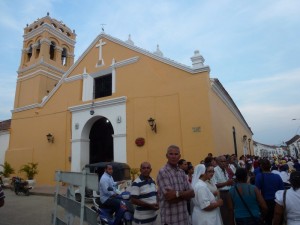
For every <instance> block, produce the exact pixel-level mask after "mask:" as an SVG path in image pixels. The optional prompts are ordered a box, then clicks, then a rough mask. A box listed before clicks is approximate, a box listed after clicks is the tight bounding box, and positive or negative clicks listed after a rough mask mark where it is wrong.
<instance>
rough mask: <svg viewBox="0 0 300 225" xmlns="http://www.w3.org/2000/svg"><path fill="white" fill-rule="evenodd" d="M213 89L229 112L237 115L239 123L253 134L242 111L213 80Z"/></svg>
mask: <svg viewBox="0 0 300 225" xmlns="http://www.w3.org/2000/svg"><path fill="white" fill-rule="evenodd" d="M211 87H212V90H213V91H214V92H215V93H216V94H217V95H218V96H219V98H220V99H221V100H222V101H223V102H224V103H225V105H226V106H227V107H228V108H229V110H230V111H231V112H232V113H233V114H234V115H235V117H236V118H237V119H238V121H239V122H240V123H241V124H242V125H243V126H244V128H245V129H247V130H248V131H249V132H250V133H252V131H251V130H250V128H249V126H248V124H247V123H246V121H245V119H244V117H243V116H242V114H241V113H240V111H239V110H238V109H237V107H236V105H235V104H233V103H232V100H231V99H229V98H228V97H227V95H226V94H225V93H224V91H223V90H222V88H220V87H219V85H218V84H217V83H216V82H215V81H214V79H211Z"/></svg>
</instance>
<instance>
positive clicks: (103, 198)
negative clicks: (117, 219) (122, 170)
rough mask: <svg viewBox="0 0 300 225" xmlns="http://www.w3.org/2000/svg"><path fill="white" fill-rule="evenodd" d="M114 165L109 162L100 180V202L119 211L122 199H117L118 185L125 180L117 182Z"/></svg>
mask: <svg viewBox="0 0 300 225" xmlns="http://www.w3.org/2000/svg"><path fill="white" fill-rule="evenodd" d="M112 174H113V167H112V165H111V164H107V165H106V167H105V171H104V173H103V175H102V177H101V179H100V182H99V192H100V202H101V203H102V205H104V206H106V207H108V208H111V209H113V211H114V212H117V211H118V210H119V208H120V202H121V200H120V199H117V198H116V196H117V192H116V190H117V186H118V185H119V184H122V183H124V182H125V181H118V182H115V181H114V179H113V177H112Z"/></svg>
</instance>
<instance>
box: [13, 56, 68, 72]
mask: <svg viewBox="0 0 300 225" xmlns="http://www.w3.org/2000/svg"><path fill="white" fill-rule="evenodd" d="M38 65H43V66H46V67H48V68H51V69H52V70H54V71H57V72H59V73H62V74H63V73H65V71H64V70H61V69H58V68H57V67H55V66H53V65H51V64H48V63H46V62H44V61H43V59H41V60H40V61H39V62H37V63H35V64H32V65H30V66H28V67H26V68H24V69H20V70H18V71H17V72H18V73H23V72H26V71H28V70H31V69H32V68H34V67H37V66H38Z"/></svg>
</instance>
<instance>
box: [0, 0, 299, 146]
mask: <svg viewBox="0 0 300 225" xmlns="http://www.w3.org/2000/svg"><path fill="white" fill-rule="evenodd" d="M47 12H49V13H50V17H52V18H55V19H57V20H58V21H63V22H64V23H65V24H66V25H67V26H68V27H69V28H71V29H72V30H75V32H76V34H77V37H76V46H75V60H76V59H78V58H79V57H80V55H81V54H82V53H83V52H84V51H85V50H86V48H87V47H88V46H89V45H90V44H91V42H92V41H93V40H94V39H95V38H96V37H97V35H99V34H100V33H101V29H102V27H104V29H105V33H106V34H109V35H111V36H113V37H116V38H119V39H121V40H124V41H125V40H127V39H128V35H129V34H130V35H131V39H132V41H133V42H134V44H135V45H136V46H138V47H141V48H143V49H146V50H148V51H151V52H153V51H155V50H156V46H157V44H158V45H159V47H160V50H161V51H162V52H163V54H164V56H165V57H167V58H170V59H172V60H175V61H176V62H179V63H183V64H185V65H188V66H191V60H190V57H191V56H193V54H194V51H195V50H199V51H200V54H201V55H202V56H203V57H204V58H205V65H208V66H209V67H210V69H211V72H210V77H211V78H218V79H219V80H220V82H221V83H222V84H223V86H224V87H225V89H226V90H227V91H228V93H229V94H230V96H231V97H232V99H233V100H234V102H235V103H236V105H237V106H238V108H239V110H240V111H241V113H242V115H243V116H244V118H245V120H246V121H247V123H248V125H249V126H250V127H251V130H252V132H253V133H254V135H253V139H254V140H255V141H257V142H260V143H263V144H268V145H280V144H282V142H285V141H288V140H289V139H291V138H292V137H293V136H294V135H295V134H300V101H299V99H300V91H299V84H300V1H298V0H264V1H261V0H252V1H241V0H198V1H196V0H195V1H194V0H189V1H187V0H159V1H158V0H143V1H141V0H127V1H124V0H84V1H83V0H69V1H67V0H43V1H40V0H27V1H23V0H0V34H1V35H0V49H1V51H0V84H1V86H0V121H1V120H6V119H10V118H11V110H12V109H13V104H14V95H15V87H16V80H17V71H18V67H19V64H20V59H21V50H22V47H23V34H24V33H23V32H24V30H23V29H24V28H25V27H26V24H31V23H33V22H34V21H35V20H37V19H38V18H42V17H44V16H46V15H47ZM101 24H105V25H101ZM294 118H295V119H297V120H292V119H294Z"/></svg>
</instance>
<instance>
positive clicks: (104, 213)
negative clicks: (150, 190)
mask: <svg viewBox="0 0 300 225" xmlns="http://www.w3.org/2000/svg"><path fill="white" fill-rule="evenodd" d="M108 190H109V191H112V190H111V189H110V188H108ZM117 198H119V199H121V201H120V208H119V210H118V211H117V212H115V213H113V210H112V209H111V208H108V207H106V206H103V205H102V203H101V202H100V199H99V195H98V194H96V193H95V192H94V198H93V203H94V205H93V206H92V209H93V210H94V211H95V212H97V213H98V215H99V219H100V223H99V225H119V224H123V225H132V221H133V212H134V209H133V206H132V204H131V203H130V201H129V198H130V193H129V192H126V190H125V191H124V192H122V193H121V194H119V195H118V196H117Z"/></svg>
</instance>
